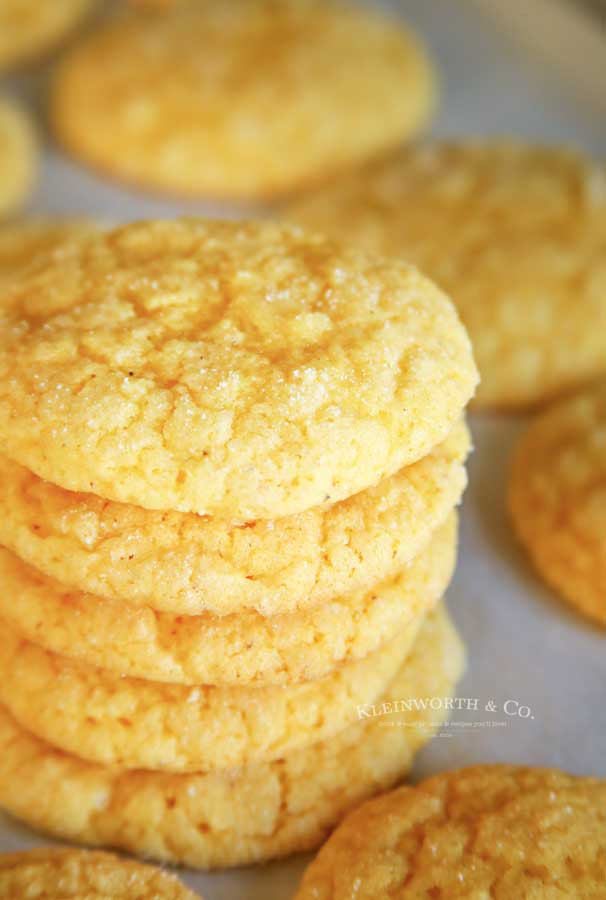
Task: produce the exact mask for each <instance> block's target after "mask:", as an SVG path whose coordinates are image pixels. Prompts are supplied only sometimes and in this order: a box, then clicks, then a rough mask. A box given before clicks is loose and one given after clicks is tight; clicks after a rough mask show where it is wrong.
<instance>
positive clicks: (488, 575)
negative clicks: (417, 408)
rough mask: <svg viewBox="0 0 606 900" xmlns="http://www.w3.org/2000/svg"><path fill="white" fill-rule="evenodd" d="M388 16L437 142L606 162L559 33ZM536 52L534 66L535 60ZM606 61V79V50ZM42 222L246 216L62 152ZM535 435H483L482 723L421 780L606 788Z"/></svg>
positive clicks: (471, 509)
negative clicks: (425, 83)
mask: <svg viewBox="0 0 606 900" xmlns="http://www.w3.org/2000/svg"><path fill="white" fill-rule="evenodd" d="M499 2H500V0H499ZM525 2H526V3H528V2H529V0H525ZM530 2H532V0H530ZM513 5H514V6H515V3H514V4H513ZM391 6H392V8H393V9H394V10H399V11H401V12H402V13H403V14H404V15H405V16H406V18H407V19H408V20H409V21H410V22H411V23H412V24H413V25H416V26H417V28H418V29H419V30H420V31H421V32H422V33H423V34H424V36H425V38H426V40H427V41H428V42H429V44H430V45H431V47H432V48H433V50H434V54H435V55H436V57H437V59H438V60H439V63H440V69H441V72H442V80H443V105H442V110H441V113H440V115H439V117H438V119H437V122H436V124H435V128H434V133H435V134H436V135H452V134H469V133H471V134H491V133H492V134H495V133H496V134H499V133H510V134H520V135H525V136H529V137H535V138H540V139H542V140H545V141H547V142H565V143H573V144H577V145H579V146H581V147H582V148H584V149H585V150H586V151H588V152H589V153H591V154H593V155H595V156H601V157H606V119H605V117H604V115H603V114H600V113H601V112H602V111H601V110H599V109H598V106H597V105H596V102H595V95H594V93H593V92H591V91H586V90H584V86H585V85H586V79H583V78H579V79H575V78H573V77H572V76H571V75H570V69H569V71H568V75H567V77H566V78H565V77H564V73H560V72H559V71H558V66H557V60H556V61H555V63H554V60H553V59H552V60H551V61H549V60H543V58H542V57H541V56H540V54H539V53H538V51H539V50H540V47H541V44H542V43H544V42H545V41H549V38H550V20H549V18H545V20H544V31H543V32H542V33H538V34H535V35H533V34H530V33H529V34H526V36H525V40H524V41H523V42H520V43H519V44H518V43H517V41H516V39H515V35H516V31H515V30H513V31H510V30H509V29H508V28H507V27H506V23H505V22H504V21H503V20H502V19H499V18H496V19H495V18H494V17H493V15H494V12H495V3H494V2H491V0H458V2H456V0H401V2H398V3H396V2H394V3H392V4H391ZM503 8H504V5H503V4H502V3H501V9H503ZM532 41H534V42H535V43H536V47H537V53H534V52H532V51H531V49H530V48H531V46H532ZM568 49H569V53H570V54H571V55H573V54H575V53H576V54H577V57H578V65H579V69H584V62H585V60H586V61H587V63H588V64H589V65H592V66H595V65H596V62H597V61H596V59H595V57H593V58H592V59H587V53H586V52H584V50H585V47H584V46H583V47H581V46H580V45H579V46H576V45H574V44H573V45H571V46H570V47H569V48H568ZM603 50H604V56H603V60H602V63H603V65H602V67H601V68H602V72H603V71H604V70H605V69H606V43H604V45H603ZM583 57H585V60H584V59H583ZM539 60H540V62H539ZM15 88H16V90H17V91H19V92H20V93H23V94H25V95H27V96H29V98H30V99H31V101H32V102H33V103H35V104H39V103H41V98H42V95H43V90H44V87H43V79H42V77H41V76H38V77H28V78H27V79H22V80H20V81H19V82H17V83H16V85H15ZM32 210H33V211H35V212H37V213H62V214H80V215H82V214H84V215H86V214H89V215H97V216H101V217H104V218H106V219H108V220H115V221H127V220H129V219H133V218H140V217H146V216H172V215H177V214H183V213H184V212H200V213H204V214H224V215H231V216H233V215H237V212H238V211H237V210H235V209H227V208H220V207H217V206H208V205H205V204H200V203H191V204H183V203H180V202H169V201H165V200H159V199H157V198H154V197H151V196H149V195H144V194H141V193H138V192H135V191H130V190H127V189H124V188H122V187H120V186H117V185H115V184H113V183H111V182H109V181H106V180H103V179H100V178H97V177H95V176H94V175H92V174H90V173H89V172H87V171H85V170H84V169H81V168H79V167H78V166H76V165H74V164H72V163H71V162H69V161H68V160H66V159H65V158H64V157H63V156H62V155H61V154H60V153H58V152H57V150H56V149H54V148H53V147H52V146H50V145H49V146H48V147H47V150H46V153H45V158H44V164H43V174H42V178H41V182H40V185H39V187H38V190H37V193H36V196H35V198H34V202H33V204H32ZM523 426H524V422H523V420H522V419H512V418H500V417H496V416H494V417H487V416H483V417H474V418H473V420H472V427H473V432H474V438H475V445H476V449H475V453H474V456H473V458H472V461H471V464H470V477H471V483H470V487H469V489H468V492H467V495H466V499H465V503H464V508H463V515H462V539H461V551H460V562H459V567H458V570H457V574H456V576H455V580H454V582H453V585H452V587H451V589H450V591H449V595H448V599H449V605H450V609H451V611H452V613H453V616H454V618H455V620H456V622H457V624H458V626H459V628H460V630H461V632H462V634H463V636H464V639H465V641H466V643H467V646H468V653H469V666H468V671H467V674H466V676H465V678H464V680H463V681H462V682H461V684H460V685H459V687H458V690H457V695H458V696H459V697H462V698H469V699H470V700H471V701H473V702H471V703H470V704H469V706H470V707H473V706H475V705H477V707H478V708H477V709H469V710H467V711H461V712H459V713H457V714H456V716H454V718H456V720H457V721H458V723H459V724H458V725H456V726H452V727H450V728H446V729H444V730H443V733H442V735H441V736H439V737H438V738H436V739H435V740H434V741H433V743H432V744H431V745H430V746H429V747H427V748H426V749H425V751H424V752H422V753H421V755H420V756H419V757H418V760H417V763H416V765H415V768H414V771H413V775H412V778H413V780H418V779H419V778H422V777H425V776H426V775H429V774H431V773H434V772H438V771H440V770H442V769H446V768H453V767H456V766H462V765H468V764H472V763H478V762H490V761H492V762H494V761H501V762H513V763H525V764H534V765H548V766H559V767H562V768H564V769H567V770H569V771H571V772H576V773H579V774H580V773H585V774H593V775H602V776H606V752H605V751H606V703H605V702H604V685H606V635H603V634H602V633H601V632H599V631H598V630H597V629H595V628H593V627H592V626H591V625H589V624H586V623H585V622H584V621H583V620H581V619H580V618H578V617H577V616H575V615H574V614H573V613H572V612H570V611H569V610H568V609H567V607H566V606H565V605H564V604H562V603H560V602H559V601H558V600H557V599H556V598H554V596H553V595H552V594H551V593H550V591H549V590H548V589H547V588H544V587H543V586H542V585H541V583H540V582H539V581H538V580H537V578H536V577H535V576H534V574H533V573H532V572H531V571H530V569H529V567H528V565H527V563H526V561H525V559H524V557H523V555H522V554H521V552H520V551H519V549H518V548H517V547H516V545H515V543H514V541H513V538H512V535H511V531H510V528H509V525H508V522H507V519H506V516H505V512H504V485H505V480H506V470H507V463H508V457H509V453H510V449H511V446H512V444H513V442H514V441H515V438H516V436H517V434H518V433H519V432H520V430H521V429H522V428H523ZM475 701H477V703H476V702H475ZM507 701H512V702H511V703H509V704H508V705H507V710H508V711H509V712H513V713H515V714H513V715H507V714H506V712H505V710H504V705H505V703H506V702H507ZM516 704H517V705H516ZM487 706H488V707H489V708H488V709H487V708H486V707H487ZM463 722H465V723H467V724H465V725H462V724H461V723H463ZM491 722H492V723H493V724H487V723H491ZM42 843H45V841H44V840H43V839H41V838H40V836H38V835H35V834H33V833H32V832H30V831H28V830H27V829H25V828H23V827H21V826H20V825H18V824H17V823H14V822H12V821H10V820H9V819H8V818H6V817H4V818H2V817H0V849H1V850H14V849H21V848H27V847H31V846H39V845H40V844H42ZM307 859H308V857H298V858H294V859H291V860H287V861H284V862H278V863H274V864H271V865H268V866H264V867H258V868H254V869H242V870H239V871H234V872H228V873H215V874H211V875H202V874H194V873H188V872H186V873H184V877H185V880H186V881H187V882H188V883H189V884H190V885H191V887H193V888H195V889H197V890H198V891H200V892H201V893H203V894H204V897H205V898H206V900H227V898H229V900H244V898H246V900H261V898H263V900H267V898H275V900H287V898H290V897H292V895H293V894H294V892H295V890H296V886H297V884H298V881H299V878H300V875H301V872H302V870H303V867H304V865H305V863H306V861H307Z"/></svg>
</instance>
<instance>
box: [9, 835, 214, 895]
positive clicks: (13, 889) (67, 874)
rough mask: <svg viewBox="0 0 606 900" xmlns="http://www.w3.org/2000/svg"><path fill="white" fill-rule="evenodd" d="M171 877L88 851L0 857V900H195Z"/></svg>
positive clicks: (48, 850)
mask: <svg viewBox="0 0 606 900" xmlns="http://www.w3.org/2000/svg"><path fill="white" fill-rule="evenodd" d="M196 897H198V895H197V894H193V893H192V892H191V891H189V890H188V889H187V888H186V887H185V885H184V884H182V883H181V881H179V879H178V878H177V877H176V875H172V874H170V873H169V872H163V871H162V869H158V868H156V867H155V866H145V865H143V864H142V863H138V862H133V861H132V860H129V859H122V858H120V857H118V856H112V855H111V854H110V853H100V852H99V851H93V850H73V849H71V848H69V849H58V848H49V847H43V848H40V849H39V850H29V851H23V852H21V853H3V854H1V855H0V898H1V900H25V898H27V900H72V898H73V900H196Z"/></svg>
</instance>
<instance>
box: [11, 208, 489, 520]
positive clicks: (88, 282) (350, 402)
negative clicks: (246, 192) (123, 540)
mask: <svg viewBox="0 0 606 900" xmlns="http://www.w3.org/2000/svg"><path fill="white" fill-rule="evenodd" d="M70 247H71V249H72V251H73V252H72V253H71V254H67V253H64V254H62V257H61V259H60V260H57V259H54V260H51V259H49V257H45V258H44V259H43V260H40V261H39V263H37V264H36V263H35V262H34V263H33V264H32V266H30V267H29V268H28V270H27V273H26V276H24V277H22V278H21V279H20V280H19V283H18V284H15V285H12V286H11V289H10V290H7V291H5V292H3V301H2V305H1V308H0V429H1V430H2V433H3V450H4V452H5V453H6V455H7V456H9V457H10V458H11V459H14V460H16V461H17V462H19V463H21V464H22V465H24V466H27V467H28V468H29V469H31V470H32V471H33V472H35V473H36V474H37V475H39V476H40V477H42V478H45V479H47V480H49V481H52V482H54V483H55V484H59V485H61V486H62V487H64V488H67V489H69V490H74V491H89V492H92V493H96V494H98V495H100V496H103V497H106V498H108V499H113V500H119V501H122V502H126V503H135V504H136V505H139V506H143V507H146V508H152V509H155V508H161V509H176V510H179V511H182V512H198V513H205V514H206V513H207V514H216V515H220V516H221V517H223V518H228V519H231V520H236V521H240V522H242V521H251V520H254V519H256V518H274V517H279V516H286V515H289V514H293V513H296V512H300V511H302V510H304V509H307V508H309V507H312V506H317V505H318V504H322V503H334V502H336V501H338V500H342V499H344V498H345V497H348V496H350V495H351V494H354V493H356V492H357V491H359V490H363V489H364V488H367V487H369V486H370V485H373V484H376V483H377V482H378V481H380V480H381V479H382V478H384V477H386V476H388V475H390V474H393V473H394V472H396V471H397V470H398V469H400V468H402V467H403V466H405V465H408V464H410V463H412V462H415V461H416V460H417V459H420V458H421V457H422V456H424V455H425V454H426V453H428V452H429V451H430V450H431V449H432V448H433V447H435V446H436V444H438V443H439V442H440V441H442V440H444V438H445V437H446V435H447V434H448V432H449V431H450V430H451V429H452V428H453V426H454V424H455V422H457V421H458V420H459V419H460V417H461V411H462V408H463V407H464V405H465V404H466V403H467V401H468V399H469V397H470V395H471V394H472V393H473V390H474V387H475V383H476V371H475V367H474V363H473V359H472V355H471V350H470V345H469V341H468V338H467V334H466V332H465V331H464V329H463V327H462V326H461V324H460V322H459V320H458V318H457V316H456V313H455V311H454V309H453V307H452V305H451V304H450V302H449V301H448V299H447V298H446V297H445V296H444V295H443V294H442V293H440V292H439V291H438V290H437V289H436V288H435V287H434V286H433V285H432V284H431V282H429V281H427V280H426V279H425V278H423V276H421V275H420V274H419V273H418V272H417V271H416V270H414V269H412V268H410V267H408V266H406V265H405V264H403V263H399V262H396V261H394V262H382V261H380V260H376V259H374V258H370V257H366V256H364V255H362V254H360V253H359V252H358V251H355V250H349V249H347V248H342V247H341V246H340V245H339V244H335V243H333V242H332V241H329V240H325V239H323V238H321V237H319V236H313V235H306V234H305V233H304V232H302V231H300V230H299V229H296V228H288V227H284V226H281V225H278V224H274V223H242V222H227V221H215V222H212V221H204V220H195V219H188V220H179V221H174V222H168V221H164V222H143V223H133V224H131V225H127V226H124V227H123V228H119V229H116V230H113V231H109V232H105V233H99V234H98V235H96V236H88V237H87V239H85V240H82V241H77V242H72V243H71V244H70Z"/></svg>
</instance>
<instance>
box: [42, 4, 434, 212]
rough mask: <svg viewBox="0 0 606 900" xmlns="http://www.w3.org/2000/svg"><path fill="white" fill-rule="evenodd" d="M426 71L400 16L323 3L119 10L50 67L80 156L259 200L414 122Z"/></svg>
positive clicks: (195, 188)
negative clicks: (386, 16) (54, 70)
mask: <svg viewBox="0 0 606 900" xmlns="http://www.w3.org/2000/svg"><path fill="white" fill-rule="evenodd" d="M434 94H435V87H434V75H433V69H432V65H431V64H430V62H429V60H428V58H427V56H426V52H425V50H424V48H423V47H422V46H421V45H420V42H419V40H418V39H417V38H416V36H415V35H413V34H412V33H411V32H410V31H409V30H408V29H407V28H406V27H405V26H404V25H403V24H402V23H401V21H400V20H398V19H392V20H390V19H384V18H383V17H381V16H380V15H378V14H377V13H375V12H372V11H370V10H364V9H363V8H361V7H359V6H356V5H353V4H352V5H349V4H346V3H339V2H332V0H326V2H324V0H322V2H319V0H281V2H279V3H276V2H274V0H231V2H230V3H216V2H214V0H205V2H204V0H200V2H195V3H179V4H175V5H174V8H173V9H171V10H169V11H168V12H167V13H166V14H165V15H158V16H153V15H152V16H150V15H139V16H137V15H134V14H131V15H130V16H122V17H119V18H118V19H117V20H116V21H114V22H110V23H109V24H108V25H106V26H104V27H101V28H99V29H97V30H96V31H95V32H94V33H93V34H91V35H90V37H89V38H87V39H85V40H84V41H82V42H80V43H79V44H78V46H77V47H75V48H74V49H73V51H72V52H70V53H69V54H68V56H67V58H66V59H65V60H64V61H63V62H62V63H61V65H60V66H59V70H58V72H57V74H56V79H55V84H54V90H53V92H52V96H51V110H52V119H53V122H54V125H55V130H56V132H57V134H58V136H59V138H60V139H61V140H62V141H63V142H64V144H65V145H66V146H67V147H68V148H69V149H70V150H71V151H72V152H73V153H74V154H75V155H76V156H78V157H81V158H82V159H84V160H86V161H87V162H89V163H91V164H92V165H95V166H97V167H99V168H101V169H103V170H106V171H108V172H111V173H114V174H115V175H117V176H119V177H121V178H124V179H126V180H128V181H133V182H136V183H139V184H142V185H144V186H149V187H153V188H157V189H161V190H164V191H171V192H177V193H179V194H185V195H209V196H210V195H212V196H220V197H231V198H238V199H253V198H260V197H262V198H268V197H273V196H274V195H277V194H283V193H285V192H291V191H294V190H298V189H300V188H302V187H304V186H305V185H307V184H309V183H310V182H315V181H318V180H319V179H322V178H325V177H328V176H330V175H332V174H334V173H335V172H338V171H339V170H340V169H342V168H343V166H349V165H353V164H355V163H356V162H358V161H359V160H364V159H366V158H367V157H369V156H372V155H373V154H375V153H377V152H380V151H382V150H384V149H386V148H389V147H393V146H396V145H397V144H399V143H400V142H401V141H402V140H404V139H405V138H408V137H410V136H411V135H413V134H415V133H416V132H417V131H419V130H420V129H421V128H422V127H423V126H424V125H425V123H426V122H427V120H428V119H429V117H430V115H431V112H432V111H433V106H434Z"/></svg>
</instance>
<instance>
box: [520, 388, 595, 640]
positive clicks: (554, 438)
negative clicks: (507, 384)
mask: <svg viewBox="0 0 606 900" xmlns="http://www.w3.org/2000/svg"><path fill="white" fill-rule="evenodd" d="M509 510H510V514H511V519H512V522H513V526H514V529H515V531H516V533H517V535H518V537H519V539H520V541H521V542H522V544H523V545H524V548H525V549H526V551H527V552H528V554H529V555H530V558H531V560H532V562H533V563H534V565H535V566H536V568H537V570H538V572H539V573H540V574H541V576H542V577H543V578H544V579H545V581H547V583H548V584H550V585H551V586H552V587H554V588H555V589H556V590H557V591H558V592H559V593H560V594H561V595H562V596H563V597H565V598H566V600H567V601H568V602H569V603H571V604H572V605H573V606H574V607H576V608H577V609H578V610H580V611H581V612H582V613H583V614H584V615H586V616H588V617H589V618H591V619H593V620H594V621H596V622H599V623H600V624H601V625H606V383H600V384H599V385H597V386H596V387H594V388H592V389H591V390H588V391H585V392H583V393H581V394H579V395H578V396H575V397H572V398H570V399H567V400H564V401H560V402H559V403H558V404H556V405H554V406H552V407H550V408H549V409H548V410H547V411H546V412H545V413H543V414H542V415H541V416H539V417H538V418H537V419H535V421H534V422H533V423H532V424H531V425H530V427H529V429H528V431H527V432H526V434H525V435H524V436H523V437H522V439H521V441H520V443H519V445H518V447H517V449H516V452H515V455H514V459H513V464H512V470H511V476H510V482H509Z"/></svg>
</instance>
